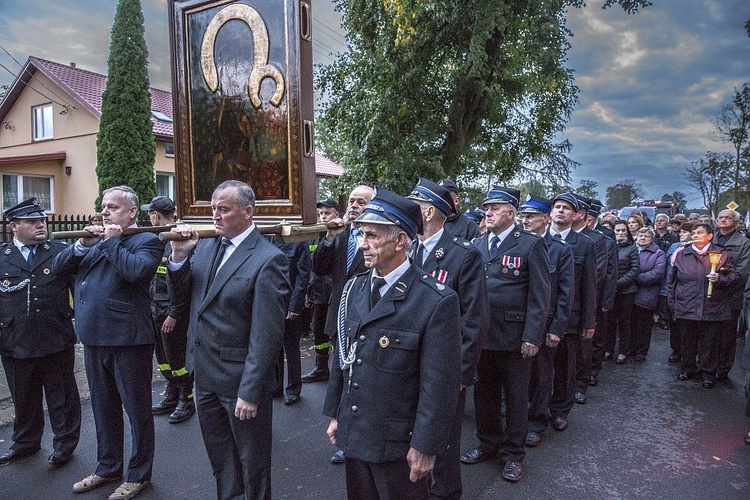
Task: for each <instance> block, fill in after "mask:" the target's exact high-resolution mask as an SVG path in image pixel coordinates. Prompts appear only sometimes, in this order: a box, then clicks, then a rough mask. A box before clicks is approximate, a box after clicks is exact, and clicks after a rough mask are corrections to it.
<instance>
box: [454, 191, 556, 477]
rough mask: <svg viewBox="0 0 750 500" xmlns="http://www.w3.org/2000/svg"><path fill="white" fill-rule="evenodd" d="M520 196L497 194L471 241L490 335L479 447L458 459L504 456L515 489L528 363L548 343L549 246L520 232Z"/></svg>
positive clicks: (477, 405) (479, 405) (481, 384)
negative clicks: (480, 269) (481, 230)
mask: <svg viewBox="0 0 750 500" xmlns="http://www.w3.org/2000/svg"><path fill="white" fill-rule="evenodd" d="M519 195H520V192H519V191H518V190H516V189H511V188H505V187H499V186H494V187H493V188H492V189H491V190H490V192H489V193H488V194H487V197H486V198H485V200H484V203H483V207H484V209H485V210H486V211H487V232H486V233H485V234H484V235H482V237H481V238H479V239H477V240H474V245H475V246H476V247H477V248H478V249H479V251H480V252H481V253H482V257H484V262H485V275H486V277H487V293H488V296H489V304H490V327H489V331H488V333H487V337H486V338H485V339H484V341H483V343H482V354H481V357H480V358H479V366H478V369H477V376H478V380H477V383H476V385H475V386H474V409H475V412H476V422H477V437H478V438H479V445H478V446H477V447H476V448H474V449H473V450H471V451H468V452H466V453H464V454H463V455H462V456H461V461H462V462H463V463H465V464H474V463H478V462H482V461H484V460H486V459H488V458H491V457H493V456H495V455H496V454H497V453H498V452H500V453H501V459H502V460H503V461H504V462H505V465H504V468H503V479H505V480H507V481H513V482H515V481H518V480H519V479H521V476H522V474H523V465H522V462H523V459H524V457H525V455H526V452H525V448H524V447H525V444H526V433H527V428H528V415H529V408H528V404H529V380H530V377H531V358H532V356H534V355H535V354H536V353H537V351H538V350H539V346H541V345H542V343H543V342H544V340H545V324H546V321H547V312H548V310H549V305H550V286H551V285H550V268H549V256H548V254H547V244H546V243H545V242H544V239H543V238H541V237H539V236H537V235H534V234H531V233H528V232H526V231H524V230H523V228H522V227H520V226H516V225H515V215H516V209H517V208H518V196H519ZM501 393H504V394H505V403H506V414H505V428H503V426H502V424H501V420H500V394H501Z"/></svg>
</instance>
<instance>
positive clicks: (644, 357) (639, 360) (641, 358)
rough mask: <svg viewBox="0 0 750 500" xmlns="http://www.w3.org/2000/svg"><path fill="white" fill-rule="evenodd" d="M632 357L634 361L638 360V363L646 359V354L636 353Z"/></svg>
mask: <svg viewBox="0 0 750 500" xmlns="http://www.w3.org/2000/svg"><path fill="white" fill-rule="evenodd" d="M633 359H635V360H636V361H638V362H639V363H641V362H643V361H646V356H645V355H643V354H636V355H635V357H634V358H633Z"/></svg>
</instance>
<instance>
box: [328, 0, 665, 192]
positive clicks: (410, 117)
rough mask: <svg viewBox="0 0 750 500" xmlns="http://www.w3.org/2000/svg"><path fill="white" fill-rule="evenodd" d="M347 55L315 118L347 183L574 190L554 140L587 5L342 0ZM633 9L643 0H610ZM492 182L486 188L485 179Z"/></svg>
mask: <svg viewBox="0 0 750 500" xmlns="http://www.w3.org/2000/svg"><path fill="white" fill-rule="evenodd" d="M335 4H336V7H337V9H338V10H340V11H341V12H342V17H343V24H344V27H345V29H346V31H347V33H348V41H349V51H348V52H347V53H345V54H342V55H340V56H339V58H338V60H337V61H336V62H334V63H333V64H331V65H330V66H326V67H323V68H321V69H320V71H319V73H318V76H317V81H316V84H317V86H318V88H319V89H320V90H322V91H323V93H324V94H325V95H326V97H327V98H328V100H327V101H326V102H324V103H323V109H322V112H321V114H320V116H319V119H318V121H317V124H318V127H317V128H318V132H319V137H318V144H320V145H322V149H323V151H324V154H326V156H328V157H329V158H332V159H333V160H335V161H337V162H339V163H341V164H343V165H345V166H346V167H347V169H348V172H347V175H346V176H344V178H343V179H342V182H343V183H344V184H346V185H350V186H351V185H353V184H356V183H368V184H373V183H379V184H383V185H385V186H387V187H389V188H391V189H394V190H396V191H402V192H404V191H406V190H408V189H409V188H411V187H412V186H413V185H414V183H415V181H416V180H417V179H418V177H419V176H424V177H428V178H431V179H440V178H442V177H451V178H454V179H456V180H463V181H475V180H477V179H479V178H484V179H489V181H490V182H502V183H508V182H510V181H511V179H513V178H514V177H516V178H518V179H519V180H524V179H528V178H538V179H543V180H545V181H546V182H547V183H548V184H552V183H553V182H557V183H568V182H569V176H570V172H571V169H572V168H574V167H575V166H576V164H575V162H573V161H572V160H570V159H569V158H568V156H567V154H568V153H569V151H570V147H571V145H570V144H569V143H568V142H567V141H564V142H562V143H556V142H555V136H556V134H558V133H559V132H561V131H562V130H563V129H564V126H565V123H566V122H567V120H568V118H569V116H570V113H571V112H572V109H573V106H574V105H575V104H576V102H577V95H578V88H577V87H576V85H575V83H574V79H573V72H572V70H571V69H569V68H567V67H566V66H565V63H566V62H567V51H568V49H569V47H570V45H569V42H568V37H569V35H570V32H569V30H568V28H567V26H566V17H565V16H566V14H567V11H568V9H570V8H573V7H582V6H583V1H582V0H553V1H549V0H527V1H524V2H519V1H515V0H490V1H486V0H483V1H478V0H465V1H462V2H446V1H444V0H440V1H436V2H426V1H414V2H407V1H404V0H383V1H372V0H335ZM615 4H617V5H620V6H621V7H622V8H623V9H624V10H625V11H626V12H628V13H635V12H637V11H638V10H639V9H640V8H642V7H645V6H647V5H650V2H647V1H645V0H635V1H629V0H607V1H606V2H604V4H603V7H605V8H606V7H609V6H612V5H615ZM488 183H489V182H488Z"/></svg>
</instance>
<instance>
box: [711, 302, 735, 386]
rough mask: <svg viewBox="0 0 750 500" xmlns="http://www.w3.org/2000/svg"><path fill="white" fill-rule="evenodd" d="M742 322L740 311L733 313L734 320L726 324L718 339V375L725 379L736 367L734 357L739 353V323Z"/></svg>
mask: <svg viewBox="0 0 750 500" xmlns="http://www.w3.org/2000/svg"><path fill="white" fill-rule="evenodd" d="M739 320H740V311H739V310H737V311H732V319H730V320H729V321H726V322H725V323H724V327H723V328H722V329H721V333H720V334H719V338H718V339H717V349H718V356H719V358H718V361H717V363H718V364H717V365H716V374H717V375H719V376H721V377H725V376H726V375H727V374H728V373H729V370H731V369H732V365H734V355H735V353H736V351H737V323H738V322H739Z"/></svg>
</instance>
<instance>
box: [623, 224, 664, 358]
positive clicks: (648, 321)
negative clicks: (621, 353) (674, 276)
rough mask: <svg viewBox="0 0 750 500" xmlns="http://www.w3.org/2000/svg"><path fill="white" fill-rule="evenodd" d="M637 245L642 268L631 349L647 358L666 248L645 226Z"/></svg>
mask: <svg viewBox="0 0 750 500" xmlns="http://www.w3.org/2000/svg"><path fill="white" fill-rule="evenodd" d="M636 248H637V249H638V257H639V260H640V264H641V272H640V274H638V280H637V282H636V288H637V291H636V293H635V300H634V301H633V334H632V342H631V351H632V352H633V354H634V355H635V356H634V359H635V360H636V361H645V359H646V355H647V354H648V348H649V346H650V345H651V331H652V330H653V328H654V313H655V312H656V308H657V306H658V305H659V288H660V286H661V282H662V280H663V278H664V270H665V269H666V266H667V260H666V258H665V256H664V252H663V251H662V250H661V249H660V248H659V247H658V245H657V244H656V243H654V230H653V229H651V228H648V227H642V228H641V229H639V230H638V234H637V240H636Z"/></svg>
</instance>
